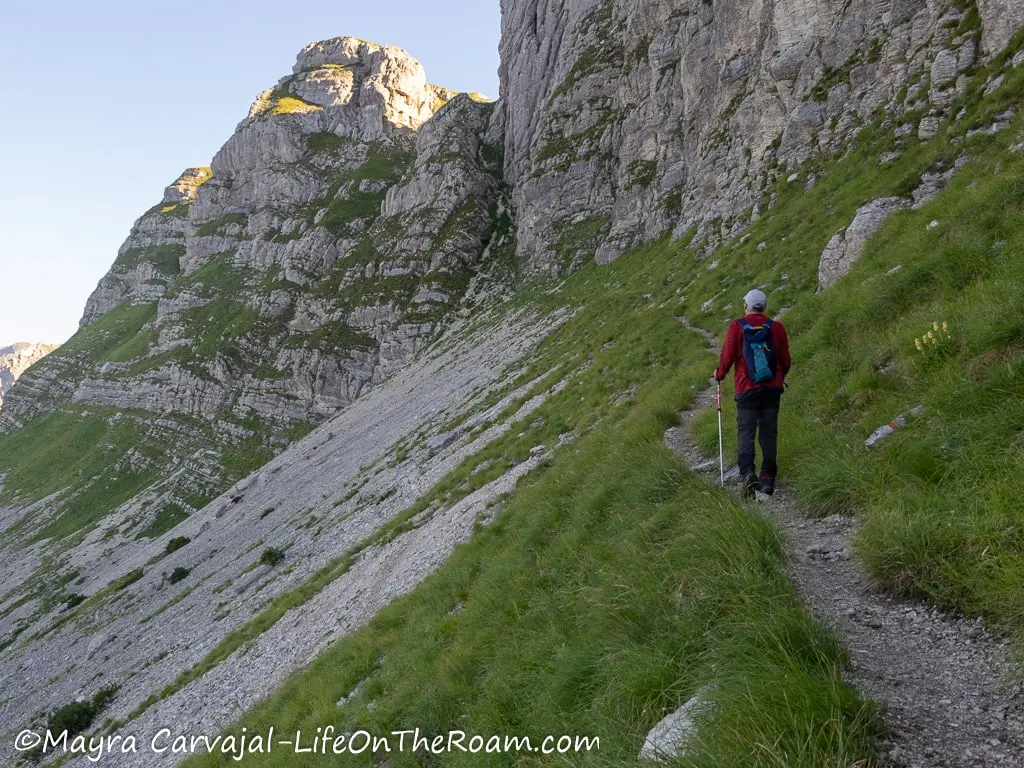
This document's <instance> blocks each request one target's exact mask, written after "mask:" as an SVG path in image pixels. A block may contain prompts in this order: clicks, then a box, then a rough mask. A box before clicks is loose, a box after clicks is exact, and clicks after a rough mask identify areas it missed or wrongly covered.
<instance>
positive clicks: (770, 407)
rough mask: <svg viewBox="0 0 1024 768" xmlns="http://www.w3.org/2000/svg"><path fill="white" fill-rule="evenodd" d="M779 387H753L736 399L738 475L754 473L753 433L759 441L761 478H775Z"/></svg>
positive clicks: (776, 468)
mask: <svg viewBox="0 0 1024 768" xmlns="http://www.w3.org/2000/svg"><path fill="white" fill-rule="evenodd" d="M781 399H782V390H780V389H755V390H752V391H750V392H746V393H744V394H743V395H741V396H740V397H738V398H737V399H736V427H737V431H738V434H739V465H740V476H741V477H746V476H747V475H751V474H755V470H754V435H755V434H756V435H757V437H758V442H759V443H760V444H761V477H770V478H772V479H774V478H775V475H776V474H777V473H778V471H779V467H778V464H777V463H776V459H777V456H778V443H779V402H780V400H781Z"/></svg>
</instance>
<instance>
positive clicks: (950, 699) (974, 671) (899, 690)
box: [665, 344, 1024, 768]
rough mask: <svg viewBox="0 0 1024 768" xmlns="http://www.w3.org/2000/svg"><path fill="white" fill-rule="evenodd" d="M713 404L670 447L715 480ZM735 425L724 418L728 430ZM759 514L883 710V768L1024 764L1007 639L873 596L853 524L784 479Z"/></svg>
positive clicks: (700, 406)
mask: <svg viewBox="0 0 1024 768" xmlns="http://www.w3.org/2000/svg"><path fill="white" fill-rule="evenodd" d="M713 346H714V344H713ZM714 407H715V392H714V390H713V389H707V390H704V391H703V392H702V393H701V394H700V395H699V396H698V398H697V400H696V401H695V402H694V404H693V406H692V408H691V409H690V410H687V411H683V412H681V413H680V426H678V427H673V428H671V429H669V430H668V432H666V434H665V441H666V444H667V445H668V446H669V447H670V448H671V449H672V450H673V451H675V452H676V453H677V454H679V455H680V456H681V457H682V458H683V459H684V460H685V461H686V462H687V464H688V466H690V468H691V469H693V470H694V471H698V472H701V473H707V475H708V482H715V483H717V482H718V461H717V457H714V458H712V457H709V456H705V455H703V454H701V453H700V452H699V451H698V450H697V447H696V445H695V443H694V440H693V438H692V436H691V432H690V425H691V423H692V420H693V418H694V417H695V416H696V414H698V413H700V412H701V411H702V410H704V409H707V408H714ZM734 424H735V422H734V421H733V420H732V419H731V418H729V413H728V410H727V412H726V428H727V429H734V428H735V426H734ZM734 474H735V472H734ZM783 480H784V479H783ZM737 494H738V489H737ZM747 503H750V502H747ZM755 506H756V508H757V509H758V511H759V512H761V513H762V514H764V515H765V516H767V517H770V518H772V519H773V520H775V522H776V524H777V525H778V526H779V528H780V529H781V531H782V532H783V535H784V538H785V540H786V543H787V550H788V554H789V563H788V569H789V572H790V575H791V577H792V578H793V580H794V582H795V583H796V585H797V591H798V593H799V594H800V596H801V598H802V599H803V600H804V602H805V604H806V605H807V607H808V610H809V611H810V612H811V613H812V614H813V615H814V616H815V617H816V618H817V619H818V620H820V621H822V622H824V623H825V624H826V625H828V626H830V627H832V629H833V630H834V631H835V632H836V634H837V635H838V636H839V637H840V639H841V640H842V642H843V644H844V645H845V646H846V648H847V649H848V650H849V652H850V656H851V668H850V672H849V678H850V682H851V683H852V684H853V685H854V686H856V687H857V689H858V690H860V691H861V692H862V694H863V695H865V696H866V697H868V698H870V699H873V700H875V701H877V702H880V703H882V704H884V713H885V714H884V716H885V722H886V725H887V727H888V738H887V739H886V741H884V742H883V744H882V762H883V764H886V765H896V766H908V767H913V768H954V767H955V768H967V767H968V766H970V767H971V768H975V767H982V766H985V767H987V766H1024V686H1022V685H1021V683H1020V682H1019V681H1018V680H1015V679H1014V678H1015V674H1014V673H1015V667H1014V665H1013V664H1012V662H1011V659H1010V656H1011V648H1010V646H1009V643H1008V641H1006V640H1005V639H1001V638H999V637H996V636H995V635H993V634H992V633H990V632H989V631H987V630H986V629H985V627H984V625H983V623H982V621H981V619H970V618H965V617H959V616H952V615H949V614H944V613H942V612H940V611H938V610H937V609H935V608H932V607H929V606H927V605H925V604H922V603H916V602H909V601H905V600H898V599H895V598H893V597H890V596H888V595H885V594H881V593H879V592H878V591H877V590H875V589H874V588H873V586H872V583H871V579H870V577H869V576H868V575H867V574H866V573H864V571H863V570H862V569H861V568H860V567H859V566H858V564H857V562H856V560H855V559H854V558H853V556H852V552H853V541H854V539H855V538H856V533H857V522H856V520H855V519H854V518H851V517H842V516H833V517H827V518H824V519H812V518H811V517H809V516H808V514H807V513H806V512H805V511H804V510H801V509H800V508H799V507H798V505H797V504H796V502H795V500H794V499H793V498H792V496H791V495H790V493H789V492H788V491H787V489H786V487H785V484H784V483H783V485H782V486H781V487H780V488H779V489H778V490H777V492H776V494H775V496H773V497H767V496H762V495H760V494H758V503H757V504H756V505H755Z"/></svg>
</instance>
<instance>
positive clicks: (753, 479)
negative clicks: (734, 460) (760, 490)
mask: <svg viewBox="0 0 1024 768" xmlns="http://www.w3.org/2000/svg"><path fill="white" fill-rule="evenodd" d="M757 487H758V482H757V475H755V474H754V473H753V472H751V473H750V474H748V475H744V476H743V498H745V499H752V498H754V491H756V490H757Z"/></svg>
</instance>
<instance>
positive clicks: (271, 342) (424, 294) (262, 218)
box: [0, 37, 501, 507]
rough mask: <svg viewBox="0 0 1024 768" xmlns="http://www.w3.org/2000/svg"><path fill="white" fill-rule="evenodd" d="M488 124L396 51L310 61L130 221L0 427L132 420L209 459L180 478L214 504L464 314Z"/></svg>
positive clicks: (158, 441)
mask: <svg viewBox="0 0 1024 768" xmlns="http://www.w3.org/2000/svg"><path fill="white" fill-rule="evenodd" d="M493 113H494V104H492V103H490V102H485V101H482V100H479V99H474V98H470V97H469V96H465V95H459V94H457V93H455V92H453V91H450V90H447V89H445V88H441V87H438V86H434V85H431V84H429V83H428V82H427V79H426V75H425V73H424V71H423V67H422V66H421V65H420V63H419V62H417V61H416V60H415V59H413V58H412V57H410V56H409V55H408V54H406V53H405V52H404V51H402V50H400V49H398V48H395V47H393V46H381V45H377V44H374V43H369V42H366V41H362V40H357V39H355V38H351V37H340V38H335V39H332V40H326V41H322V42H317V43H313V44H311V45H309V46H307V47H306V48H304V49H303V50H302V51H301V52H300V53H299V55H298V58H297V61H296V64H295V66H294V68H293V71H292V73H291V74H290V75H287V76H285V77H283V78H281V80H280V81H279V82H278V83H277V84H276V85H275V86H274V87H272V88H268V89H267V90H265V91H263V92H262V93H261V94H259V96H258V97H257V99H256V101H255V102H254V103H253V105H252V107H251V109H250V110H249V114H248V116H247V117H245V119H243V120H242V121H241V122H240V123H239V124H238V126H237V128H236V130H235V132H234V134H233V135H232V136H231V137H230V138H229V139H228V140H227V142H226V143H225V144H224V146H223V147H222V148H221V149H220V150H219V151H218V152H217V154H216V155H215V156H214V157H213V159H212V161H211V163H210V166H209V167H208V168H191V169H188V170H186V171H185V172H184V173H183V174H182V175H181V176H180V177H179V178H178V179H177V180H176V181H175V182H174V183H173V184H171V185H170V186H169V187H167V189H166V190H165V191H164V195H163V199H162V201H161V202H160V203H159V204H157V205H156V206H154V207H153V208H151V209H150V210H149V211H147V212H146V213H145V214H143V216H142V217H140V218H139V220H138V221H136V223H135V225H134V226H133V228H132V230H131V233H130V235H129V237H128V239H127V241H126V242H125V243H124V245H123V246H122V247H121V249H120V250H119V252H118V255H117V259H116V260H115V262H114V264H113V266H112V267H111V270H110V272H109V273H108V274H107V275H106V276H104V278H103V279H102V280H101V281H100V283H99V285H98V286H97V288H96V290H95V291H94V292H93V294H92V296H90V298H89V300H88V302H87V304H86V307H85V311H84V313H83V317H82V321H81V329H80V331H79V333H78V334H77V335H76V336H75V337H74V338H73V339H72V340H71V341H70V342H69V343H68V344H67V345H66V346H65V347H64V348H63V349H62V350H61V351H60V353H58V354H57V355H54V356H53V357H51V358H49V359H48V360H47V361H46V365H43V366H38V367H37V368H36V369H34V370H33V371H32V372H31V374H30V375H29V376H28V377H26V380H25V381H24V382H23V384H22V386H20V387H19V388H18V389H17V390H16V391H15V392H14V393H13V394H12V397H11V398H10V399H9V401H8V404H7V406H8V407H7V408H5V410H4V412H3V414H2V416H0V432H4V431H10V430H13V429H17V428H20V427H22V426H24V425H26V424H28V423H29V422H31V421H32V420H33V419H35V418H38V417H40V416H42V415H44V414H48V413H54V412H56V411H61V412H64V413H74V414H79V415H81V416H82V417H83V418H87V419H95V418H98V417H99V414H105V415H107V417H109V418H113V416H112V414H122V415H123V414H133V415H132V417H131V418H133V419H137V424H138V426H139V428H140V429H142V430H143V431H144V432H146V433H148V434H151V435H152V440H153V443H154V444H153V446H152V448H153V453H154V455H156V454H157V453H160V454H164V455H169V456H173V457H175V458H176V459H177V460H183V459H184V458H185V457H187V456H190V455H192V454H193V453H195V452H196V451H199V458H197V459H196V460H195V461H193V462H192V466H193V468H194V470H195V471H194V478H193V479H194V480H195V483H190V482H186V481H182V480H181V479H180V478H179V481H180V482H183V483H184V486H188V487H190V488H192V490H197V489H199V491H200V492H199V494H198V495H199V496H200V497H202V496H203V495H204V493H205V491H202V489H201V488H200V486H203V485H204V484H206V483H207V480H209V479H210V478H214V479H215V480H214V481H213V483H212V486H211V487H210V488H208V489H207V490H208V491H209V492H211V493H212V492H214V491H216V490H218V489H219V487H221V486H220V485H219V484H218V483H223V482H228V481H229V480H232V479H237V476H238V475H239V473H241V472H243V471H247V470H249V469H251V468H254V465H253V464H252V463H251V462H252V461H257V465H258V460H265V459H266V458H267V457H268V456H270V455H273V452H276V451H277V450H279V449H280V448H282V447H283V446H284V445H285V444H287V443H288V442H289V441H290V440H292V439H294V438H295V437H296V436H300V435H301V434H303V433H304V432H306V431H308V430H309V429H311V428H312V427H313V426H315V425H317V424H319V423H321V422H322V421H323V420H324V419H326V418H328V417H329V416H331V415H333V414H334V413H336V412H337V410H338V409H340V408H342V407H344V406H346V405H348V404H349V403H351V402H352V401H353V400H355V399H356V398H358V397H360V396H361V395H363V394H364V393H366V392H367V391H368V390H369V389H371V388H373V387H375V386H377V385H378V384H380V383H381V382H382V381H383V380H384V379H385V378H386V377H388V376H389V375H391V374H392V373H394V372H395V371H396V370H397V369H399V368H401V367H403V366H404V365H406V364H407V363H408V362H409V361H410V360H411V359H412V357H413V356H414V355H416V354H417V353H418V352H419V351H420V350H421V349H422V348H423V347H424V345H425V344H426V343H427V342H429V341H430V340H431V339H432V338H433V337H434V336H436V334H437V333H438V332H439V330H440V329H441V323H442V321H443V320H444V319H445V318H447V317H450V316H454V314H455V311H456V310H457V309H458V308H459V305H460V303H461V302H462V301H463V297H464V294H465V291H466V289H467V286H468V285H469V284H470V282H471V280H472V278H473V276H474V274H475V272H476V271H477V269H478V266H479V264H480V262H481V260H482V259H483V258H484V255H485V252H486V250H487V248H488V245H489V242H490V239H491V231H492V229H493V216H492V214H493V213H494V211H495V210H496V207H497V199H498V196H499V192H500V188H501V161H500V158H501V147H500V140H498V139H495V138H494V137H493V135H492V134H493V130H492V127H491V122H492V116H493ZM151 416H152V418H159V419H162V420H163V421H164V422H165V423H164V424H162V426H161V427H160V428H159V429H154V428H153V426H152V422H151ZM236 459H240V460H241V461H237V460H236ZM232 464H237V465H238V466H237V468H236V469H234V470H232V469H231V465H232ZM111 471H113V470H111ZM218 477H219V478H220V480H216V478H218ZM179 484H180V483H179ZM197 484H198V485H197ZM174 503H176V504H179V505H183V506H186V507H191V506H195V504H192V503H188V504H186V500H185V499H184V498H181V494H178V495H177V496H176V498H175V501H174Z"/></svg>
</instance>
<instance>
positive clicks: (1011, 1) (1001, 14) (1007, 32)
mask: <svg viewBox="0 0 1024 768" xmlns="http://www.w3.org/2000/svg"><path fill="white" fill-rule="evenodd" d="M978 11H979V12H980V13H981V21H982V25H983V28H984V30H985V33H984V35H983V36H982V42H983V43H984V48H985V52H986V53H989V54H992V53H998V52H999V51H1000V50H1002V49H1003V48H1005V47H1006V44H1007V43H1009V42H1010V39H1011V38H1012V37H1013V36H1014V35H1015V34H1016V33H1017V30H1019V29H1020V27H1021V23H1022V21H1024V0H978Z"/></svg>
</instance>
